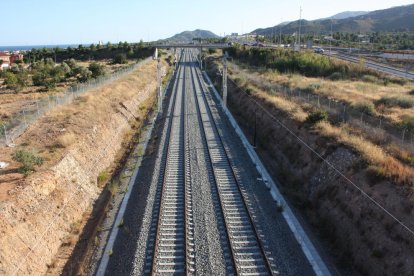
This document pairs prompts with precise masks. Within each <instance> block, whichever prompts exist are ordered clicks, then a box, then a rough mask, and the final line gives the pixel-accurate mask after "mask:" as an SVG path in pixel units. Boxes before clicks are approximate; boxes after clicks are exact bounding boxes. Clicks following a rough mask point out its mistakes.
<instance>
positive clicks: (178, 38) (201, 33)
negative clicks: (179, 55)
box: [161, 29, 219, 43]
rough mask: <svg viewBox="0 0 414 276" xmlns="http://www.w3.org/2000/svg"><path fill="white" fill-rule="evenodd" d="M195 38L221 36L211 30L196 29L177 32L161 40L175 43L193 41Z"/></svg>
mask: <svg viewBox="0 0 414 276" xmlns="http://www.w3.org/2000/svg"><path fill="white" fill-rule="evenodd" d="M193 38H219V36H218V35H216V34H214V33H212V32H210V31H206V30H200V29H197V30H194V31H184V32H182V33H179V34H176V35H174V36H172V37H170V38H166V39H163V40H161V41H163V42H165V41H168V42H174V43H179V42H191V41H192V40H193Z"/></svg>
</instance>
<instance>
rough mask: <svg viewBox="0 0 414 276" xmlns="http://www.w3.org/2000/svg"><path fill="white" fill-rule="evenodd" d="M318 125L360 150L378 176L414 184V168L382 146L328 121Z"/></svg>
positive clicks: (396, 181)
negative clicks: (387, 151) (385, 150)
mask: <svg viewBox="0 0 414 276" xmlns="http://www.w3.org/2000/svg"><path fill="white" fill-rule="evenodd" d="M317 126H318V128H319V129H320V130H321V133H322V134H324V135H327V136H330V137H333V138H336V139H337V140H338V141H339V142H342V143H344V144H345V145H349V146H351V147H352V148H353V149H355V150H356V151H357V152H359V153H360V154H361V156H362V157H363V158H364V159H365V160H367V161H368V163H370V164H372V165H374V166H375V174H376V175H377V176H378V177H380V176H382V177H386V178H388V179H391V180H392V181H394V182H395V183H397V184H414V170H413V169H412V168H411V167H410V166H407V165H404V164H402V163H401V162H399V161H398V160H396V159H395V158H393V157H392V156H389V155H388V154H386V153H385V152H384V151H383V150H382V148H380V147H378V146H376V145H374V144H373V143H371V142H369V141H367V140H365V139H364V138H362V137H358V136H354V135H351V134H349V133H347V132H346V131H343V130H342V129H340V128H338V127H334V126H332V125H331V124H329V123H328V122H320V123H318V125H317Z"/></svg>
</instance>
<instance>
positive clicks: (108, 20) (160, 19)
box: [0, 0, 414, 46]
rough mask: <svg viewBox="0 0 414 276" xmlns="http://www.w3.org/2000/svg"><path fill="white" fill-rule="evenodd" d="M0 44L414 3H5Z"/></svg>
mask: <svg viewBox="0 0 414 276" xmlns="http://www.w3.org/2000/svg"><path fill="white" fill-rule="evenodd" d="M1 2H2V3H1V4H0V10H1V11H2V12H1V19H0V45H2V46H11V45H37V44H66V43H68V44H72V43H73V44H78V43H85V44H87V43H88V44H89V43H97V42H98V41H99V40H103V41H104V42H107V41H111V42H118V41H130V42H135V41H139V40H140V39H143V40H144V41H148V40H157V39H160V38H166V37H170V36H172V35H174V34H176V33H178V32H181V31H184V30H194V29H197V28H199V29H206V30H210V31H212V32H214V33H216V34H218V35H223V34H224V33H226V34H228V33H231V32H238V33H241V32H251V31H252V30H254V29H256V28H261V27H270V26H274V25H276V24H278V23H280V22H281V21H291V20H296V19H299V7H300V6H302V10H303V11H302V18H305V19H317V18H323V17H328V16H331V15H334V14H336V13H339V12H343V11H372V10H377V9H384V8H389V7H392V6H399V5H407V4H412V3H413V2H414V1H413V0H410V1H409V0H340V1H337V0H301V1H298V0H255V1H253V0H205V1H197V0H158V1H150V0H111V1H109V0H13V1H5V0H3V1H1Z"/></svg>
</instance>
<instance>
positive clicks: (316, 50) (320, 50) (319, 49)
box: [314, 47, 325, 54]
mask: <svg viewBox="0 0 414 276" xmlns="http://www.w3.org/2000/svg"><path fill="white" fill-rule="evenodd" d="M314 52H315V53H318V54H323V52H325V50H324V49H322V48H321V47H318V48H315V50H314Z"/></svg>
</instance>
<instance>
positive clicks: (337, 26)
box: [251, 4, 414, 35]
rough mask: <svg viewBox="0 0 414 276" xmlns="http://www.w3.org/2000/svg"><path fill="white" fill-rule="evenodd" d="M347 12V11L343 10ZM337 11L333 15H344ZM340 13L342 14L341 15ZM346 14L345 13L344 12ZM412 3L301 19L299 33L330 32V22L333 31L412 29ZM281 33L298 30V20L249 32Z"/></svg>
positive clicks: (413, 15) (413, 16)
mask: <svg viewBox="0 0 414 276" xmlns="http://www.w3.org/2000/svg"><path fill="white" fill-rule="evenodd" d="M343 13H347V12H343ZM343 13H338V14H336V15H333V16H332V17H335V16H338V15H339V16H344V15H343ZM341 14H342V15H341ZM345 15H346V14H345ZM412 18H414V4H410V5H405V6H398V7H392V8H389V9H383V10H376V11H371V12H368V13H365V14H360V15H357V16H351V17H347V18H343V19H335V18H332V19H331V18H325V19H316V20H306V19H302V20H301V33H303V34H305V33H322V34H323V33H325V34H328V33H330V30H331V24H332V29H333V30H334V32H390V31H401V30H410V31H414V20H413V19H412ZM280 27H281V31H282V33H283V34H293V33H294V32H297V31H298V28H299V20H296V21H292V22H290V23H288V24H286V25H282V26H281V25H280V24H279V25H276V26H273V27H268V28H258V29H256V30H254V31H252V32H251V34H258V35H271V34H272V33H273V30H274V29H275V28H277V29H279V28H280Z"/></svg>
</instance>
